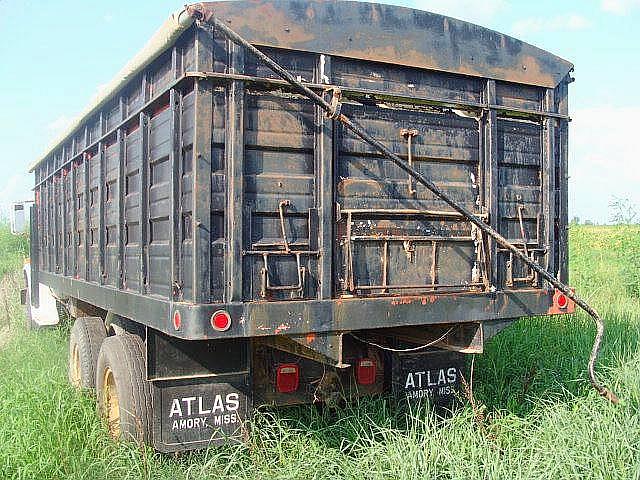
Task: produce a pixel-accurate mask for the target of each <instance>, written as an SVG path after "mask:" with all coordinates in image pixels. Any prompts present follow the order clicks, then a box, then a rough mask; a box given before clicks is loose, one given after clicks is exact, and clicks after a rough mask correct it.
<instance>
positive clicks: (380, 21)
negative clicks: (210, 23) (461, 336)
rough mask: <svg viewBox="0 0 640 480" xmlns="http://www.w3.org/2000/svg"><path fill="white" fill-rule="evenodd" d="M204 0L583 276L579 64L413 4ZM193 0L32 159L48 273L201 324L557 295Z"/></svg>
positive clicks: (506, 230)
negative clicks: (574, 161) (574, 137)
mask: <svg viewBox="0 0 640 480" xmlns="http://www.w3.org/2000/svg"><path fill="white" fill-rule="evenodd" d="M198 8H199V11H200V12H201V13H202V15H204V16H206V15H208V14H209V15H210V14H215V15H217V16H218V17H219V18H221V19H225V21H226V22H228V25H229V26H231V27H232V28H234V29H235V30H236V31H238V32H239V33H241V34H242V35H243V36H244V37H245V38H247V39H248V40H249V41H251V42H253V43H254V44H256V45H258V46H259V47H260V49H261V50H262V51H264V52H266V53H268V54H269V55H270V56H271V57H272V58H274V59H275V60H277V61H278V62H279V63H280V64H281V65H283V66H284V67H285V68H287V69H288V70H289V71H290V72H292V73H293V74H294V75H295V76H297V77H299V78H300V79H301V80H303V81H304V82H307V83H308V84H309V85H310V86H311V87H312V88H313V89H315V90H316V91H318V92H322V91H324V90H326V91H331V92H335V91H337V90H339V91H340V93H341V96H342V112H343V113H344V114H346V115H348V116H349V117H351V118H353V119H354V120H355V121H357V122H358V123H359V124H360V125H362V126H363V127H364V128H366V129H367V130H368V131H369V132H370V133H371V134H372V135H373V136H374V137H375V138H376V139H378V140H380V141H382V142H383V144H384V145H385V146H387V147H388V148H390V149H391V150H392V151H393V152H394V153H397V154H398V155H400V156H402V157H403V158H406V159H407V162H410V163H411V164H412V165H413V166H414V167H415V168H416V169H418V170H419V171H420V172H421V173H422V174H424V175H425V176H427V177H428V178H430V179H432V181H433V182H434V183H435V184H436V185H437V186H438V188H440V189H442V190H443V191H446V192H447V193H449V194H450V195H451V196H452V197H453V198H455V199H456V200H457V201H458V202H459V203H461V204H462V205H464V206H466V207H467V208H468V209H470V210H472V211H473V212H474V213H475V214H476V215H477V216H480V217H481V218H483V219H485V221H486V222H487V223H488V224H489V225H491V226H492V227H493V228H494V229H496V230H497V231H498V232H500V233H501V234H502V235H503V236H504V237H506V238H507V239H508V240H509V241H511V242H513V243H515V244H516V245H518V246H519V247H521V248H522V249H523V251H525V252H526V253H527V255H529V256H530V258H532V259H534V260H535V261H537V262H539V263H540V264H542V265H544V266H546V267H547V269H548V270H550V271H553V272H557V274H558V275H559V278H560V279H562V280H566V277H567V234H566V226H567V122H568V110H567V86H568V84H569V83H570V81H571V78H570V76H569V72H570V71H571V69H572V66H571V64H569V63H568V62H566V61H564V60H561V59H559V58H557V57H555V56H553V55H551V54H549V53H547V52H544V51H542V50H539V49H537V48H535V47H532V46H530V45H528V44H526V43H523V42H520V41H518V40H515V39H513V38H511V37H508V36H506V35H502V34H499V33H497V32H493V31H491V30H487V29H484V28H482V27H478V26H475V25H471V24H468V23H465V22H462V21H459V20H455V19H451V18H448V17H443V16H440V15H436V14H432V13H428V12H421V11H417V10H411V9H406V8H399V7H391V6H384V5H375V4H367V3H360V2H334V1H329V2H320V1H309V2H298V1H260V2H220V3H216V2H211V3H206V4H203V5H201V6H199V7H198ZM184 15H186V14H184ZM184 15H183V16H182V17H181V18H178V19H175V18H174V19H173V20H172V21H171V22H169V24H167V25H165V27H164V29H165V32H164V33H165V34H166V33H167V31H169V32H170V33H171V35H165V37H166V38H170V41H168V42H166V43H165V44H163V45H161V46H160V47H156V49H155V50H153V49H152V50H150V51H149V50H148V49H147V50H148V51H147V52H146V53H145V55H146V56H143V57H142V59H140V58H139V59H138V60H137V62H136V63H135V65H133V66H132V67H131V68H130V69H129V71H128V73H127V76H126V77H124V78H121V79H120V81H119V82H117V83H116V86H115V87H114V88H112V89H111V91H109V92H107V93H106V94H105V96H104V97H103V98H102V99H101V100H100V101H99V102H97V103H96V104H95V105H93V106H92V108H91V109H90V110H89V111H88V113H86V114H85V115H84V116H83V117H82V118H81V120H79V121H78V122H77V124H76V125H75V126H74V128H73V129H72V130H71V131H70V132H68V134H67V135H66V136H65V137H64V138H63V139H62V140H61V141H60V142H59V143H58V144H57V145H56V146H55V148H53V149H52V150H51V151H50V152H48V153H47V154H46V156H44V157H43V159H42V160H40V161H39V162H38V163H37V164H35V165H34V167H33V170H34V171H35V176H36V186H35V192H36V205H37V206H36V210H37V211H36V214H37V215H36V216H37V232H36V236H37V244H36V248H35V251H34V252H33V257H35V261H34V265H35V266H36V268H37V272H36V274H37V275H38V277H39V279H40V281H42V282H43V283H46V284H47V285H50V286H51V287H52V288H53V289H54V290H55V291H57V292H59V294H60V295H62V296H70V297H73V298H77V299H80V300H82V301H85V302H87V303H90V304H92V305H96V306H98V307H100V308H102V309H105V310H107V311H112V312H114V313H116V314H118V315H121V316H124V317H128V318H132V319H135V320H136V321H137V322H140V323H143V324H145V325H147V326H150V327H152V328H154V329H157V330H159V331H161V332H164V333H166V334H169V335H171V336H175V337H180V338H184V339H216V338H225V337H253V336H269V335H279V334H284V335H287V334H289V335H293V334H296V335H301V334H305V333H310V332H344V331H350V330H361V329H368V328H383V327H395V326H402V325H425V324H434V323H451V322H469V321H483V320H490V319H499V318H516V317H519V316H523V315H532V314H536V315H537V314H547V313H551V312H552V311H553V309H554V305H553V293H554V292H553V291H551V290H550V289H549V288H548V287H547V285H546V284H545V283H544V282H543V281H542V280H541V279H539V278H538V276H537V275H536V274H535V272H532V271H531V270H530V269H528V268H527V267H526V266H525V265H523V264H521V262H519V261H518V260H517V259H514V258H513V255H512V254H510V252H508V251H503V250H502V249H500V248H499V247H498V246H497V245H496V243H495V242H493V241H492V240H491V239H490V238H487V237H486V236H484V235H482V234H481V232H479V231H478V230H477V229H476V228H475V227H474V226H472V225H471V224H470V223H469V222H468V221H466V219H464V218H463V217H462V216H461V215H459V214H457V213H456V212H453V211H451V209H449V208H447V206H446V205H445V204H444V203H443V202H442V201H441V200H439V199H438V198H437V197H435V196H434V195H433V194H431V193H430V192H429V191H428V190H427V189H424V188H422V187H420V186H417V185H416V184H415V182H414V181H413V180H412V179H411V178H410V177H409V176H407V175H406V173H404V172H402V171H401V170H400V169H399V168H397V167H396V166H394V165H393V164H392V163H389V162H386V161H385V160H384V159H383V158H382V157H381V156H380V155H379V154H378V153H377V152H376V151H375V150H374V149H373V148H372V147H370V146H369V145H367V144H366V143H364V142H362V141H360V140H359V139H358V138H356V137H355V136H353V135H352V134H350V133H349V132H348V131H346V130H345V129H343V128H342V127H341V126H340V124H339V123H335V122H333V120H331V119H329V118H327V117H326V116H325V115H324V113H323V112H322V111H321V110H320V109H319V108H318V107H317V106H315V105H314V104H313V103H311V102H310V101H309V100H308V99H306V98H305V97H303V96H301V95H299V94H297V93H294V92H293V91H292V90H291V88H290V87H289V86H287V85H286V84H285V83H284V82H282V81H281V80H280V79H279V78H278V77H277V76H276V75H275V74H274V73H273V72H272V71H270V70H269V69H268V68H266V67H265V66H264V65H262V64H261V63H260V62H258V61H257V60H256V59H255V58H253V57H252V56H250V55H248V54H245V53H244V52H243V51H242V50H241V49H240V48H239V47H238V46H236V45H234V44H233V43H231V42H230V41H228V40H226V39H225V37H224V36H222V35H217V34H212V33H211V32H209V31H206V30H202V29H199V28H197V27H196V25H194V24H193V21H194V19H193V18H187V19H185V18H184ZM150 52H152V53H150ZM327 95H328V94H327ZM221 310H224V311H226V312H228V313H229V314H230V317H231V320H232V322H231V326H230V328H228V329H227V330H225V331H218V330H216V329H215V328H214V326H213V325H212V322H211V318H212V315H213V314H214V313H215V312H217V311H221ZM176 312H178V314H179V316H180V319H181V323H180V325H179V328H176V322H175V317H176Z"/></svg>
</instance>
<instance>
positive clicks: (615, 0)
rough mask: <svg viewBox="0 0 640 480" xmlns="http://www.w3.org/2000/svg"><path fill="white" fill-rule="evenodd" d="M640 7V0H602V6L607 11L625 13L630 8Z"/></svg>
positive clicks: (617, 13)
mask: <svg viewBox="0 0 640 480" xmlns="http://www.w3.org/2000/svg"><path fill="white" fill-rule="evenodd" d="M637 7H640V0H601V1H600V8H601V9H602V10H604V11H605V12H609V13H615V14H616V15H625V14H627V13H629V11H630V10H632V9H634V8H637Z"/></svg>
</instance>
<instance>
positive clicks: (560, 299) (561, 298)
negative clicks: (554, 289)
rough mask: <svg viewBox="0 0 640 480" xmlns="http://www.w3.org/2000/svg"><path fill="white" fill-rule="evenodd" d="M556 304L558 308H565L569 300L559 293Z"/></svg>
mask: <svg viewBox="0 0 640 480" xmlns="http://www.w3.org/2000/svg"><path fill="white" fill-rule="evenodd" d="M557 302H558V307H560V308H567V305H568V304H569V299H568V298H567V296H566V295H565V294H564V293H561V294H560V295H558V300H557Z"/></svg>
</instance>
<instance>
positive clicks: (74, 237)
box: [69, 140, 80, 277]
mask: <svg viewBox="0 0 640 480" xmlns="http://www.w3.org/2000/svg"><path fill="white" fill-rule="evenodd" d="M74 144H75V140H74ZM73 151H74V152H76V151H77V149H76V148H74V149H73ZM70 175H71V212H72V213H71V215H72V217H73V218H72V225H71V242H72V244H71V255H72V256H73V270H71V271H70V272H69V275H71V276H72V277H77V276H78V275H79V274H80V272H78V254H79V253H80V252H78V240H79V239H78V208H80V205H78V167H77V165H76V161H75V160H74V161H73V163H71V172H70Z"/></svg>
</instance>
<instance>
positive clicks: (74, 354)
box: [69, 344, 82, 389]
mask: <svg viewBox="0 0 640 480" xmlns="http://www.w3.org/2000/svg"><path fill="white" fill-rule="evenodd" d="M69 367H70V368H71V385H73V386H74V387H75V388H77V389H80V387H82V383H81V377H82V374H81V370H80V351H79V350H78V345H77V344H76V345H74V346H73V349H72V350H71V365H70V366H69Z"/></svg>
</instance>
